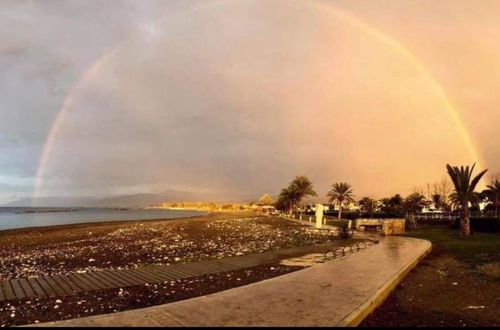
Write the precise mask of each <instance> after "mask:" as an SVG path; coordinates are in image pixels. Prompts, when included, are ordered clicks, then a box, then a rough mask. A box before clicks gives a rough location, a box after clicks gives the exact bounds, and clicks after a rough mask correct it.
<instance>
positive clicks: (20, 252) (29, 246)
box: [0, 213, 328, 280]
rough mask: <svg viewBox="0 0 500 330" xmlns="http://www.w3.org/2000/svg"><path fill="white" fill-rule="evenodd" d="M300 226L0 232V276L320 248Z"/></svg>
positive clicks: (261, 223) (226, 223)
mask: <svg viewBox="0 0 500 330" xmlns="http://www.w3.org/2000/svg"><path fill="white" fill-rule="evenodd" d="M301 227H302V226H301V225H299V224H297V223H294V222H291V221H288V220H284V219H281V218H270V217H264V216H256V215H255V214H242V213H236V214H231V215H228V214H224V215H209V216H204V217H199V218H196V219H183V220H173V221H172V220H169V221H158V220H155V221H151V220H150V221H131V222H119V223H117V222H114V223H113V222H109V223H100V224H95V223H92V224H78V225H68V226H54V227H45V228H30V229H21V230H11V231H3V232H0V277H1V279H4V280H5V279H12V278H18V277H32V276H47V275H58V274H67V273H69V272H83V271H96V270H104V269H124V268H134V267H137V266H140V265H144V264H172V263H178V262H186V261H197V260H203V259H210V258H224V257H231V256H238V255H245V254H250V253H259V252H264V251H271V250H276V249H281V248H287V247H294V246H303V245H312V244H320V243H324V242H326V241H327V240H328V238H327V237H324V236H321V235H316V234H306V233H304V232H303V231H302V230H301Z"/></svg>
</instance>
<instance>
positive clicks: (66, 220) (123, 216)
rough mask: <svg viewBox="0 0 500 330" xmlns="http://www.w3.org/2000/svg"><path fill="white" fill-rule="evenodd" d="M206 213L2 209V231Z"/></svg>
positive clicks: (115, 209)
mask: <svg viewBox="0 0 500 330" xmlns="http://www.w3.org/2000/svg"><path fill="white" fill-rule="evenodd" d="M206 214H208V212H206V211H194V210H172V209H135V208H90V207H84V208H82V207H0V230H6V229H17V228H28V227H42V226H53V225H66V224H74V223H84V222H103V221H123V220H152V219H174V218H189V217H193V216H199V215H206Z"/></svg>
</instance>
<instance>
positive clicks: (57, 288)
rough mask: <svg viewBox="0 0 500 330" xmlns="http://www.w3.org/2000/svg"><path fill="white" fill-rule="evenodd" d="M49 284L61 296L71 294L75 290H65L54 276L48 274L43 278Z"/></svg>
mask: <svg viewBox="0 0 500 330" xmlns="http://www.w3.org/2000/svg"><path fill="white" fill-rule="evenodd" d="M43 279H44V280H45V281H46V282H47V283H48V284H49V285H50V287H51V288H52V289H54V291H55V292H56V294H57V295H59V296H64V295H67V294H71V293H73V292H71V291H66V290H64V289H63V288H61V287H60V286H59V285H58V284H57V283H56V281H54V278H53V277H52V276H46V277H44V278H43Z"/></svg>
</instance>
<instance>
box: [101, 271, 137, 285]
mask: <svg viewBox="0 0 500 330" xmlns="http://www.w3.org/2000/svg"><path fill="white" fill-rule="evenodd" d="M95 274H96V275H97V276H100V277H102V278H103V279H105V280H106V281H107V282H109V283H112V284H113V286H114V287H115V288H119V287H126V286H128V285H129V284H128V283H126V282H125V281H124V280H122V279H120V278H118V277H116V276H112V275H111V272H96V273H95Z"/></svg>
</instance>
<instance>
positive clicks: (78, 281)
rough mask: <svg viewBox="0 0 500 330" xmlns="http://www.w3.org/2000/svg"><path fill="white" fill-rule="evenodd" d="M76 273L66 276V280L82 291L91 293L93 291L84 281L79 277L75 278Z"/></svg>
mask: <svg viewBox="0 0 500 330" xmlns="http://www.w3.org/2000/svg"><path fill="white" fill-rule="evenodd" d="M77 275H78V273H72V274H69V275H68V278H69V279H70V280H71V281H73V282H74V283H75V284H77V285H78V286H79V287H81V288H82V289H83V290H84V291H93V290H95V289H94V288H93V287H92V286H91V285H90V284H88V283H87V281H86V280H85V279H82V278H81V276H77Z"/></svg>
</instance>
